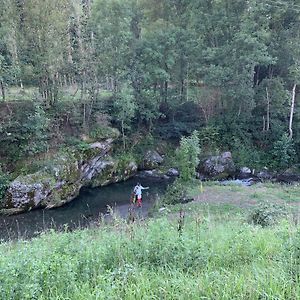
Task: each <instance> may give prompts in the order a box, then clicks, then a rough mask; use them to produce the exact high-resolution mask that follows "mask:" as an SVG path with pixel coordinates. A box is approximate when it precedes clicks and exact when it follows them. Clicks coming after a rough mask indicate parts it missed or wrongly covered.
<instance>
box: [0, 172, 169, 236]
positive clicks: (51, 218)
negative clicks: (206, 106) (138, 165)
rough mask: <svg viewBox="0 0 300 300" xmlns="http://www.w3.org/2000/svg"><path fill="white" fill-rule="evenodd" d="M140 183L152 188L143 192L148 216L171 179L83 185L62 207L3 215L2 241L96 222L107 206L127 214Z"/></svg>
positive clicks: (141, 211)
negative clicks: (98, 185)
mask: <svg viewBox="0 0 300 300" xmlns="http://www.w3.org/2000/svg"><path fill="white" fill-rule="evenodd" d="M137 182H141V184H142V185H143V186H149V187H150V189H149V190H146V191H143V207H142V208H141V209H138V210H139V211H138V213H139V215H140V216H142V217H146V216H147V214H148V211H149V208H150V207H151V206H152V205H153V203H154V201H155V199H156V197H157V196H159V195H162V194H163V193H164V192H165V190H166V188H167V185H168V183H169V181H167V180H162V179H154V178H132V179H130V180H128V181H126V182H121V183H116V184H112V185H109V186H106V187H102V188H95V189H87V188H84V189H82V190H81V192H80V195H79V196H78V197H77V198H76V199H74V200H73V201H71V202H70V203H68V204H66V205H64V206H63V207H60V208H56V209H51V210H48V209H37V210H33V211H30V212H28V213H24V214H20V215H15V216H0V240H1V241H8V240H13V239H17V238H22V239H28V238H32V237H34V236H37V235H39V234H40V233H41V232H44V231H47V230H49V229H50V228H54V229H58V230H60V229H63V228H64V227H66V226H67V227H68V228H69V229H76V228H85V227H88V226H90V225H91V224H94V223H95V222H97V221H98V220H99V218H100V216H101V215H102V216H103V215H105V214H107V212H108V210H107V207H108V206H110V207H112V208H113V209H114V211H115V212H116V213H117V214H119V215H120V216H121V217H127V215H128V208H129V199H130V194H131V191H132V189H133V187H134V186H135V185H136V183H137Z"/></svg>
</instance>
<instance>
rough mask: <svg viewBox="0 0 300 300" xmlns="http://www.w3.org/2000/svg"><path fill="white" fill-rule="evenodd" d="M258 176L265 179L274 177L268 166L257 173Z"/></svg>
mask: <svg viewBox="0 0 300 300" xmlns="http://www.w3.org/2000/svg"><path fill="white" fill-rule="evenodd" d="M256 176H257V178H258V179H260V180H262V181H264V180H271V179H273V178H274V175H273V174H272V172H270V171H269V169H268V168H263V169H262V170H261V171H259V172H258V173H257V174H256Z"/></svg>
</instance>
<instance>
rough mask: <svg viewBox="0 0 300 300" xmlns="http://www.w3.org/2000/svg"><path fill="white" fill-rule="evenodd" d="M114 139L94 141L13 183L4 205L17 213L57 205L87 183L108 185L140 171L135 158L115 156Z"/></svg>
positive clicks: (65, 200) (74, 195)
mask: <svg viewBox="0 0 300 300" xmlns="http://www.w3.org/2000/svg"><path fill="white" fill-rule="evenodd" d="M112 142H113V141H112V140H111V139H108V140H106V141H105V142H102V143H94V144H91V145H90V147H88V149H86V150H84V151H83V152H82V153H70V154H69V155H66V154H64V155H61V156H59V157H57V158H55V159H54V160H53V165H52V166H50V167H49V166H48V167H47V168H44V169H43V170H41V171H39V172H36V173H34V174H28V175H26V176H19V177H17V178H16V179H15V180H14V181H13V182H11V184H10V186H9V188H8V190H7V193H6V196H5V198H4V201H3V203H2V208H4V209H8V210H14V211H17V212H22V211H28V210H31V209H34V208H42V207H43V208H44V207H46V208H53V207H58V206H62V205H63V204H65V203H67V202H69V201H71V200H73V199H74V198H75V197H76V196H78V194H79V191H80V189H81V188H82V187H83V186H91V187H98V186H105V185H108V184H110V183H115V182H119V181H122V180H126V179H128V178H130V177H131V176H133V175H135V173H136V172H137V164H136V163H135V162H134V161H132V160H121V159H113V158H111V157H110V155H109V152H110V150H111V148H112Z"/></svg>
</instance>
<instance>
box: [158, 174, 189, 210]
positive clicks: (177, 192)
mask: <svg viewBox="0 0 300 300" xmlns="http://www.w3.org/2000/svg"><path fill="white" fill-rule="evenodd" d="M186 195H187V187H186V185H185V184H184V183H183V182H182V181H181V180H180V179H177V180H175V181H174V183H173V184H171V185H169V186H168V188H167V191H166V194H165V196H164V199H163V203H164V204H167V205H174V204H178V203H182V202H183V200H184V199H185V198H186Z"/></svg>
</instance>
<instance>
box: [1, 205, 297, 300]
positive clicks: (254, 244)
mask: <svg viewBox="0 0 300 300" xmlns="http://www.w3.org/2000/svg"><path fill="white" fill-rule="evenodd" d="M226 215H227V217H226V218H225V217H222V216H218V217H216V214H214V213H213V212H212V211H210V212H209V211H207V210H202V211H200V210H199V211H197V210H196V209H195V208H194V209H193V212H192V213H189V212H188V211H186V212H185V218H179V216H178V214H177V213H175V214H174V213H173V214H170V215H168V216H164V217H161V218H157V219H153V220H149V221H147V222H145V221H143V222H141V221H136V222H135V223H129V224H128V223H126V222H125V221H123V220H121V219H118V218H113V221H112V224H110V225H105V224H102V225H101V226H100V227H99V228H94V229H86V230H79V231H75V232H72V233H70V232H62V233H56V232H54V231H52V232H48V233H46V234H44V235H42V236H41V237H39V238H36V239H33V240H31V241H19V242H16V243H5V244H2V245H0V253H1V255H0V282H1V286H0V298H1V299H44V300H46V299H72V300H73V299H74V300H76V299H93V300H94V299H299V298H300V288H299V286H300V285H299V274H300V272H299V262H298V260H299V259H298V257H299V254H298V252H299V250H298V249H299V247H300V240H299V230H298V229H297V228H296V227H295V226H294V225H292V224H290V223H289V222H288V221H287V220H283V221H282V222H281V223H279V224H278V225H275V226H271V227H266V228H263V227H260V226H254V225H251V224H247V223H246V222H245V221H243V218H240V216H239V215H238V213H237V214H234V213H231V215H230V218H229V217H228V216H229V214H226ZM178 224H180V234H179V225H178Z"/></svg>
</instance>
